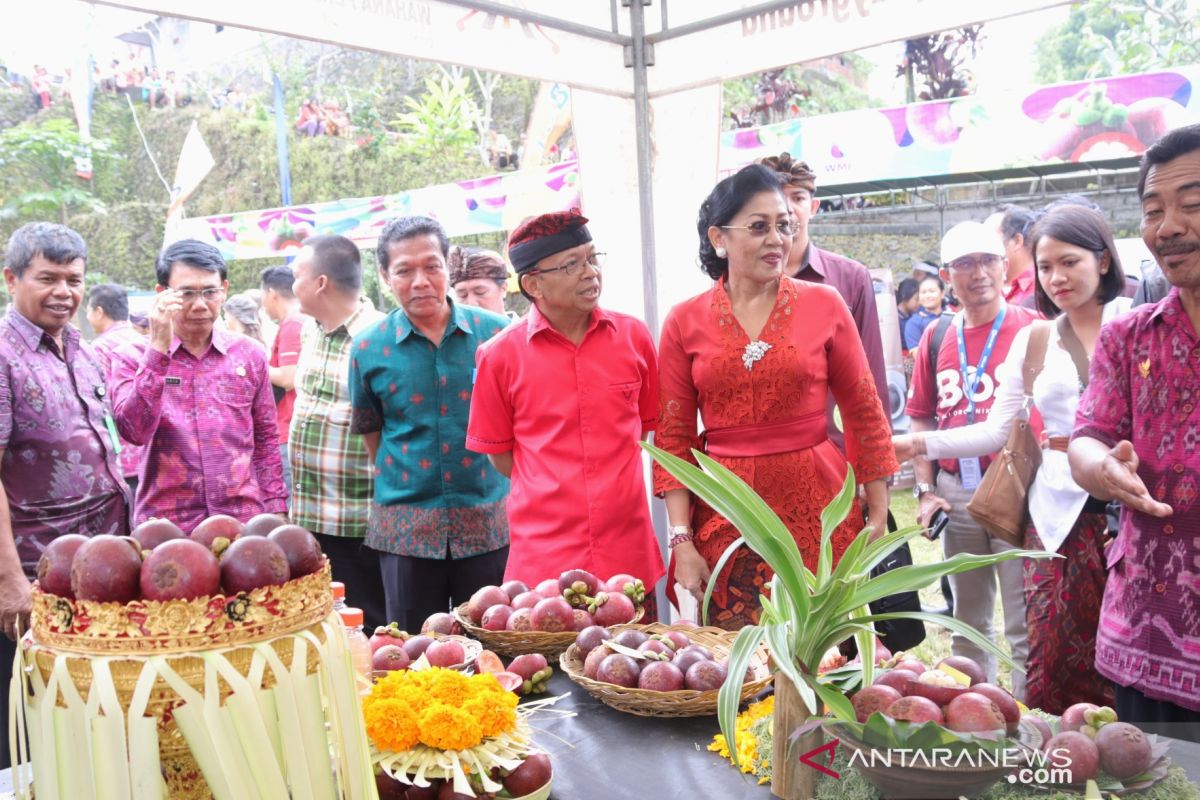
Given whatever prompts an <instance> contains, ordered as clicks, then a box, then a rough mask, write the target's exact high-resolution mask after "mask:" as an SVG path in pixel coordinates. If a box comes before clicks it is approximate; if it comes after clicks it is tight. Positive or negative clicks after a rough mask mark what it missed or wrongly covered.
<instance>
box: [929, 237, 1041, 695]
mask: <svg viewBox="0 0 1200 800" xmlns="http://www.w3.org/2000/svg"><path fill="white" fill-rule="evenodd" d="M942 261H943V262H944V264H945V266H944V267H943V269H942V277H943V279H944V280H946V281H947V282H948V283H949V284H950V286H951V287H952V288H953V289H954V294H955V295H956V296H957V297H958V298H959V300H960V301H961V303H962V311H961V312H959V313H958V314H957V315H955V317H954V320H953V322H952V324H951V327H950V328H949V329H948V330H946V331H944V334H945V335H944V336H943V337H942V340H941V346H940V347H939V349H938V353H937V369H936V372H934V371H932V363H933V362H932V361H931V359H930V352H929V349H930V347H931V346H932V345H931V341H932V339H933V334H934V332H935V330H936V329H937V326H936V325H930V326H929V327H928V328H926V329H925V333H924V334H923V335H922V336H921V343H920V345H919V346H918V348H917V354H916V357H915V359H914V368H913V377H912V383H911V384H910V386H909V390H908V415H909V417H911V418H912V430H913V432H914V433H915V432H919V431H930V430H935V429H936V430H946V429H948V428H959V427H962V426H964V425H970V424H972V423H975V422H982V421H983V420H985V419H987V416H988V412H989V411H990V410H991V407H992V402H993V400H994V399H995V394H996V388H997V387H998V386H999V383H1000V379H999V378H998V377H997V375H998V373H999V370H1000V367H1001V365H1002V364H1003V363H1004V360H1005V358H1006V357H1007V356H1008V349H1009V347H1010V346H1011V345H1012V341H1013V339H1014V338H1015V337H1016V335H1017V331H1019V330H1020V329H1021V328H1023V327H1025V326H1026V325H1028V324H1030V323H1031V322H1033V321H1034V320H1035V319H1037V312H1035V311H1032V310H1030V309H1028V308H1022V307H1020V306H1015V305H1009V304H1008V303H1006V302H1005V300H1004V295H1003V294H1002V292H1003V288H1004V276H1005V258H1004V244H1003V242H1001V240H1000V235H999V233H998V232H997V231H996V229H995V228H993V227H989V226H987V225H984V224H982V223H979V222H960V223H959V224H958V225H955V226H954V227H953V228H951V229H950V230H949V231H947V232H946V235H945V236H944V237H943V238H942ZM990 460H991V457H990V456H985V457H983V458H959V459H950V458H943V459H940V460H939V461H938V466H939V467H940V472H939V473H938V475H937V483H936V486H935V485H934V478H933V465H932V463H931V462H930V461H929V460H927V459H926V458H924V457H923V456H919V455H918V456H915V457H914V458H913V471H914V473H915V476H916V481H917V482H916V486H915V487H914V488H913V494H915V495H916V496H917V498H918V502H919V508H918V517H917V522H918V524H920V525H923V526H928V525H929V524H930V520H931V518H932V517H933V515H934V514H935V513H936V512H937V511H938V510H939V509H941V510H943V511H945V512H947V513H948V514H949V516H950V521H949V524H948V525H947V526H946V530H945V533H944V535H943V536H942V548H943V552H945V554H946V557H947V558H949V557H950V556H952V555H954V554H956V553H978V554H985V553H998V552H1000V551H1002V550H1011V549H1012V545H1010V544H1008V543H1007V542H1005V541H1004V540H1003V539H1000V538H998V537H996V536H993V535H991V534H990V533H988V532H987V531H986V530H985V529H984V528H983V527H982V526H981V525H980V524H979V523H977V522H976V521H975V520H974V519H973V518H972V517H971V515H970V514H968V513H967V511H966V505H967V503H968V502H969V501H970V499H971V496H972V495H973V494H974V493H975V488H976V486H978V485H979V482H980V480H981V479H982V478H983V473H984V472H985V471H986V470H987V467H988V464H989V462H990ZM1022 570H1023V566H1022V562H1021V561H1019V560H1017V561H1007V562H1005V563H1003V564H998V565H996V566H995V567H983V568H980V569H976V570H972V571H971V572H967V573H962V574H960V575H951V576H950V585H951V587H952V589H953V592H954V617H955V619H959V620H962V621H963V622H966V623H967V624H969V625H972V626H973V627H974V628H975V629H976V630H978V631H979V632H980V633H982V634H983V635H984V636H985V637H987V638H989V639H990V638H994V626H993V624H992V619H993V616H994V609H995V602H996V578H997V577H998V578H999V581H1000V595H1001V600H1002V602H1003V605H1004V633H1005V636H1006V638H1007V639H1008V643H1009V646H1010V647H1011V648H1012V658H1013V661H1015V662H1016V663H1017V666H1018V667H1023V666H1024V663H1025V657H1026V655H1028V653H1029V645H1028V642H1027V639H1026V632H1025V598H1024V594H1023V589H1022V585H1023V576H1022ZM952 649H953V651H954V654H955V655H958V656H967V657H969V658H972V659H974V660H975V661H977V662H978V663H979V664H980V666H982V667H983V668H984V670H985V671H986V672H987V675H988V679H989V680H991V681H993V682H994V681H995V677H996V662H995V659H994V658H993V657H991V656H990V655H988V654H987V653H985V652H984V651H983V650H981V649H980V648H978V647H976V646H975V645H973V644H971V643H970V642H968V641H967V640H966V639H964V638H962V637H960V636H957V635H956V636H955V637H954V639H953V644H952ZM1012 682H1013V694H1014V695H1015V696H1016V697H1017V698H1018V699H1020V698H1021V697H1022V695H1023V694H1024V691H1025V682H1024V673H1023V672H1021V671H1020V670H1013V673H1012Z"/></svg>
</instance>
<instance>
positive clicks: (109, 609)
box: [22, 563, 466, 800]
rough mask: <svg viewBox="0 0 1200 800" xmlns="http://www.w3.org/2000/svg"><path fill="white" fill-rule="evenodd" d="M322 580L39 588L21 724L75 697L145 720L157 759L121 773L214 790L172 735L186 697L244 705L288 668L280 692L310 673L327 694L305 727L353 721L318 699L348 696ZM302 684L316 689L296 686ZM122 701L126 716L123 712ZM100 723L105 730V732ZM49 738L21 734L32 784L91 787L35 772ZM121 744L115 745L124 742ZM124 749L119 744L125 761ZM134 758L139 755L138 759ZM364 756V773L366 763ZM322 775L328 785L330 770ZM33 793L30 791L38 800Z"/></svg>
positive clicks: (350, 689)
mask: <svg viewBox="0 0 1200 800" xmlns="http://www.w3.org/2000/svg"><path fill="white" fill-rule="evenodd" d="M329 582H330V573H329V566H328V563H326V565H325V567H324V568H323V569H322V570H319V571H317V572H316V573H313V574H311V575H306V576H304V577H301V578H297V579H295V580H292V581H288V582H287V583H286V584H284V585H282V586H269V587H264V588H261V589H256V590H254V591H251V592H247V593H242V594H239V595H236V596H228V597H226V596H223V595H213V596H210V597H204V598H198V599H195V600H190V601H189V600H173V601H167V602H155V601H145V600H138V601H133V602H130V603H126V604H120V603H95V602H88V601H78V600H69V599H66V598H61V597H57V596H54V595H50V594H47V593H44V592H42V591H40V589H38V588H36V586H35V589H34V593H33V615H32V630H31V632H30V634H29V637H28V639H27V640H26V642H25V643H24V644H23V647H22V658H23V660H24V663H25V664H26V665H27V669H28V670H30V671H29V672H28V675H29V678H30V680H29V686H28V689H27V697H26V719H28V720H29V724H30V726H31V732H33V731H35V727H34V724H35V723H37V724H38V725H39V726H42V727H43V728H44V726H45V724H46V721H47V720H49V719H52V718H53V719H56V720H57V719H65V717H64V716H63V715H64V714H68V713H70V709H71V707H72V706H76V707H78V706H79V704H81V703H82V704H86V706H87V708H88V712H87V716H88V717H90V716H92V715H94V714H95V713H97V710H96V709H97V707H98V708H99V711H100V712H103V713H105V715H106V716H107V717H108V718H109V719H110V720H112V719H114V714H115V716H116V718H120V717H123V716H125V715H129V717H130V719H129V721H128V724H129V725H133V724H134V723H135V722H140V721H142V720H144V721H145V723H146V724H147V725H149V728H146V727H145V725H140V726H139V731H140V733H139V736H141V737H142V738H143V739H144V738H145V737H147V736H148V737H150V739H151V740H152V741H153V740H156V741H157V745H158V747H157V763H156V764H151V763H149V762H146V763H141V762H139V763H136V764H135V763H134V761H133V760H131V762H130V765H129V767H128V769H130V770H131V771H136V770H135V768H140V769H141V771H142V772H149V771H154V772H157V771H160V770H161V775H162V779H163V781H164V782H165V793H164V795H163V796H165V797H166V798H169V799H170V800H192V799H193V798H196V799H197V800H199V799H201V798H204V799H205V800H207V798H212V797H214V790H213V789H212V788H210V784H209V781H208V780H206V778H205V771H204V770H203V769H202V766H201V763H198V759H197V757H196V756H195V754H194V753H193V748H192V747H191V746H190V745H189V744H188V741H187V738H186V737H185V731H184V730H181V728H182V727H183V726H182V725H179V724H177V720H178V719H179V717H180V714H181V713H184V709H183V708H182V707H183V706H185V705H186V704H187V703H188V701H187V700H186V698H187V697H191V698H193V702H192V703H191V705H192V706H193V707H195V706H196V699H197V698H200V699H202V700H203V702H205V703H208V702H213V701H215V705H216V707H221V708H223V707H225V706H226V705H227V704H228V703H229V702H230V701H231V697H232V696H233V695H234V694H235V693H236V692H237V691H238V687H240V688H241V692H242V698H241V699H242V700H243V701H244V700H245V698H246V697H247V696H249V695H250V694H251V693H253V694H254V695H255V696H258V697H263V696H264V693H270V692H271V691H272V690H273V689H274V688H275V687H276V686H277V685H278V684H279V680H278V679H277V675H283V674H284V673H283V672H280V670H283V671H284V672H286V673H287V674H286V675H285V681H286V683H287V686H288V687H289V688H288V690H287V691H292V687H293V686H298V685H299V683H303V682H304V680H305V678H306V677H307V678H308V679H309V680H317V676H320V682H321V684H322V688H321V689H320V690H319V691H320V693H321V695H322V696H325V697H326V699H325V705H326V706H327V708H326V712H325V714H326V719H325V720H324V721H321V720H319V719H304V720H301V722H302V723H304V724H306V725H307V726H308V727H309V728H312V727H313V726H314V725H319V726H320V727H321V729H322V730H323V729H324V728H325V726H326V725H327V724H333V725H334V726H335V727H337V728H339V729H344V728H345V726H346V725H347V724H353V719H360V718H361V712H360V711H359V710H358V708H357V702H356V701H352V702H350V703H349V704H348V707H346V708H341V707H339V706H340V705H347V703H345V702H343V703H341V704H339V703H337V702H336V701H335V700H334V699H333V698H332V697H329V696H327V695H326V691H327V690H332V689H334V688H335V687H336V688H337V689H340V690H341V691H342V693H343V694H344V695H347V696H348V698H353V697H354V682H353V677H352V673H351V671H350V669H349V666H350V662H349V655H348V653H347V652H346V650H345V642H344V637H342V636H340V631H341V625H340V621H339V620H337V619H336V617H334V616H331V610H332V603H333V601H332V596H331V594H330V591H329ZM464 646H466V642H465V641H464ZM297 648H303V649H302V650H299V651H298V650H297ZM343 660H344V661H345V664H344V665H343V663H342V662H343ZM272 664H274V666H271V665H272ZM297 682H299V683H297ZM97 687H99V688H97ZM307 690H308V691H315V690H316V689H315V687H307ZM296 691H300V689H296ZM93 695H95V696H94V697H93ZM47 703H50V704H52V705H53V707H54V709H55V713H54V714H50V715H48V709H45V706H46V704H47ZM97 704H99V706H97ZM318 705H320V703H318ZM131 708H135V709H137V711H134V712H131ZM60 709H66V710H67V711H66V712H63V711H59V710H60ZM308 711H311V709H303V710H302V713H306V712H308ZM187 713H189V714H190V712H187ZM263 713H264V714H266V716H264V717H263V718H262V719H263V721H262V723H261V724H264V725H267V726H268V727H270V726H271V725H272V724H282V723H281V721H282V720H284V719H285V718H287V716H288V715H287V713H285V712H283V711H281V712H280V714H279V716H278V719H276V717H275V716H274V714H270V713H267V712H263ZM347 715H348V716H347ZM335 716H336V717H337V719H334V717H335ZM39 718H40V722H39ZM189 719H190V717H189ZM56 724H58V723H56ZM84 724H85V725H86V723H84ZM124 724H125V723H122V725H124ZM359 724H361V723H359ZM72 730H73V729H72ZM105 730H106V731H108V732H109V733H111V732H112V731H114V730H116V729H115V728H113V729H105ZM122 730H123V731H124V735H123V736H121V735H120V734H117V735H118V736H119V737H120V738H125V737H132V736H133V733H132V728H124V727H122ZM72 735H73V736H74V737H75V738H76V739H77V740H78V741H79V742H85V741H86V740H87V739H88V738H94V737H98V736H100V735H101V734H99V733H96V732H85V731H82V730H80V731H76V732H74V733H73V734H72ZM193 735H195V734H193ZM278 735H279V734H274V733H273V734H271V736H278ZM285 738H286V737H285ZM320 738H324V736H323V735H322V736H321V737H320ZM49 741H50V740H49V738H48V737H44V738H42V739H39V737H38V736H37V735H34V736H32V737H31V739H30V756H31V761H32V763H33V779H34V783H35V784H38V785H39V786H40V785H41V784H42V782H43V781H44V780H46V779H49V780H50V783H52V784H54V785H55V786H56V787H57V790H56V792H52V793H53V794H57V796H64V793H65V795H66V796H69V795H70V794H71V793H72V792H73V791H74V790H77V789H78V788H79V787H80V786H86V785H90V781H91V780H92V778H86V779H85V783H84V784H79V783H75V782H74V781H75V779H74V778H73V776H71V775H64V773H63V771H62V769H61V768H58V769H57V774H56V775H50V774H48V773H45V772H44V770H46V769H50V770H51V771H52V772H53V771H54V770H55V769H56V768H55V766H54V765H55V763H56V761H59V760H60V759H59V758H58V755H59V754H56V753H52V752H48V751H47V748H46V746H45V743H46V742H49ZM130 741H132V738H131V739H130ZM264 744H265V743H264ZM100 746H102V745H101V744H100V743H99V740H95V741H92V743H91V744H90V745H89V746H88V747H90V749H91V750H95V749H96V748H97V747H100ZM277 746H278V744H277ZM328 747H329V745H328V744H326V745H325V746H324V747H323V750H324V751H325V753H326V755H325V757H324V758H323V759H322V760H323V761H325V762H328V755H327V754H328ZM120 748H121V750H122V751H123V748H124V745H120ZM87 749H88V748H85V750H84V751H82V752H80V753H76V754H75V756H76V760H77V761H80V762H82V763H79V764H78V765H77V768H84V769H85V770H86V768H87V766H88V763H89V761H90V759H88V758H86V757H81V756H85V755H86V753H87ZM339 749H340V745H339ZM133 752H134V751H133V750H132V749H130V750H129V757H130V758H131V759H133V758H134V755H133ZM267 752H270V748H268V750H267ZM344 755H345V754H344V753H339V761H341V762H342V765H343V766H342V769H346V768H347V767H348V766H349V762H347V761H346V760H345V759H344ZM140 758H143V759H144V754H143V756H140ZM364 763H366V766H367V768H368V769H369V762H364ZM359 766H361V765H359ZM155 767H158V768H159V769H157V770H156V769H154V768H155ZM211 768H212V767H211V765H210V770H211ZM289 769H294V767H281V770H280V774H285V775H286V774H290V773H288V770H289ZM39 773H40V774H41V775H42V779H41V780H39ZM211 777H212V776H211V775H210V779H211ZM293 778H294V775H293ZM285 779H286V780H291V779H292V778H285ZM330 779H331V780H333V777H332V774H330ZM95 780H100V778H98V777H97V778H95ZM98 785H99V784H97V786H98ZM72 787H74V788H72ZM43 788H46V787H43ZM97 790H98V789H97ZM132 791H133V794H134V796H141V795H142V794H144V795H146V796H150V795H155V796H157V795H158V792H159V788H158V787H157V786H154V787H151V788H143V789H142V790H141V793H139V790H138V788H137V785H136V780H135V786H134V788H133V790H132ZM42 794H43V792H42V791H38V795H39V796H40V795H42ZM227 796H228V795H227Z"/></svg>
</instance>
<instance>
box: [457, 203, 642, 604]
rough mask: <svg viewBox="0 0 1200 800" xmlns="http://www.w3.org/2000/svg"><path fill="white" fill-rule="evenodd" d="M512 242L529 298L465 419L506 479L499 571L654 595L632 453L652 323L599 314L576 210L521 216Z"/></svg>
mask: <svg viewBox="0 0 1200 800" xmlns="http://www.w3.org/2000/svg"><path fill="white" fill-rule="evenodd" d="M508 246H509V250H508V255H509V259H510V261H511V262H512V265H513V268H514V269H515V270H516V272H517V275H518V277H519V280H520V287H521V292H522V294H524V295H525V296H526V297H527V298H529V300H530V301H531V302H532V303H533V306H532V308H530V310H529V313H528V314H527V315H526V316H525V318H524V319H522V320H520V321H519V322H517V323H515V324H513V325H512V326H510V327H509V328H508V329H507V330H505V331H504V332H503V333H501V334H500V335H498V336H497V337H496V338H495V339H493V340H491V341H490V342H488V343H487V345H485V346H484V347H482V348H480V350H479V353H478V355H477V357H476V364H477V367H478V371H477V374H476V378H475V390H474V393H473V395H472V398H471V419H470V422H469V423H468V426H467V447H468V449H470V450H474V451H475V452H477V453H486V454H487V455H488V458H490V459H491V461H492V463H493V464H494V465H495V466H496V469H498V470H499V471H500V472H501V473H503V474H505V475H508V476H509V477H510V478H511V480H512V486H511V489H510V492H509V498H508V520H509V537H510V542H511V544H510V549H509V555H508V568H507V570H506V571H505V578H506V579H508V580H513V579H516V580H521V581H524V582H525V583H527V584H529V585H530V586H532V585H534V584H535V583H537V582H539V581H541V580H544V579H546V578H556V577H558V576H559V574H560V573H562V572H563V571H565V570H568V569H573V568H580V569H586V570H588V571H589V572H592V573H594V574H595V575H596V576H597V577H599V578H600V579H605V578H608V577H611V576H613V575H616V574H620V573H628V574H630V575H633V576H634V577H635V578H639V579H641V581H642V582H643V583H644V584H645V586H646V592H647V599H648V600H651V601H652V587H653V586H654V584H655V583H656V582H657V581H658V579H659V578H661V577H662V575H663V562H662V555H661V553H660V551H659V548H658V543H657V541H656V540H655V538H654V530H653V528H652V526H651V524H650V508H649V504H648V501H647V497H646V483H645V475H644V470H643V467H642V456H641V450H640V448H639V447H638V442H639V440H641V439H642V438H643V437H645V435H646V434H647V433H648V432H650V431H651V430H653V429H654V425H655V420H656V417H657V414H658V359H657V357H656V354H655V350H654V342H653V340H652V339H651V337H650V331H649V330H648V329H647V328H646V326H645V324H644V323H642V322H641V321H639V320H637V319H634V318H633V317H630V316H627V315H625V314H618V313H616V312H613V311H606V310H604V309H602V308H600V306H599V301H600V288H601V283H602V280H601V271H600V269H601V265H602V264H603V257H604V254H603V253H598V252H596V246H595V244H594V243H593V242H592V236H591V233H590V232H589V231H588V229H587V219H585V218H584V217H583V216H582V215H580V214H579V212H578V211H570V212H559V213H553V214H543V215H542V216H540V217H536V218H534V219H532V220H529V221H528V222H526V223H524V224H523V225H521V226H520V227H518V228H517V229H516V230H515V231H513V233H512V236H511V237H510V238H509V243H508ZM647 612H648V616H653V614H652V613H651V612H653V607H652V606H648V607H647Z"/></svg>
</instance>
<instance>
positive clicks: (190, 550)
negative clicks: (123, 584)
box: [138, 534, 221, 600]
mask: <svg viewBox="0 0 1200 800" xmlns="http://www.w3.org/2000/svg"><path fill="white" fill-rule="evenodd" d="M180 537H181V538H178V539H168V540H166V541H164V542H162V543H161V544H159V545H158V546H157V547H155V548H154V549H153V550H151V551H150V554H149V555H148V556H146V559H145V561H143V562H142V568H141V571H140V573H139V576H138V583H139V586H140V587H141V590H142V597H144V598H145V599H147V600H192V599H194V598H197V597H206V596H208V595H214V594H217V593H218V592H219V591H220V590H221V565H220V564H218V563H217V557H216V556H214V555H213V554H212V550H209V549H208V548H207V547H205V546H204V545H202V544H200V543H199V542H195V541H192V540H191V539H184V538H182V534H180Z"/></svg>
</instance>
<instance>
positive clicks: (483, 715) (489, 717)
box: [463, 692, 517, 738]
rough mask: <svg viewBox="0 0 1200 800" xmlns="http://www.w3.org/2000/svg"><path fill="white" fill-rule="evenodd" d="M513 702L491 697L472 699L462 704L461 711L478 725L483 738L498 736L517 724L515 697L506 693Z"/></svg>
mask: <svg viewBox="0 0 1200 800" xmlns="http://www.w3.org/2000/svg"><path fill="white" fill-rule="evenodd" d="M506 694H508V696H509V697H511V698H512V699H513V701H514V702H512V703H508V702H507V701H504V700H503V699H502V698H496V697H492V696H487V697H474V698H472V699H470V700H468V701H467V702H466V703H464V704H463V711H465V712H467V714H469V715H470V716H472V717H474V719H475V720H476V721H477V722H478V723H479V727H480V729H481V730H482V732H483V736H484V737H485V738H486V737H489V736H498V735H499V734H501V733H505V732H507V731H511V730H512V729H513V727H514V726H515V725H516V724H517V704H516V700H517V696H516V695H515V694H513V693H512V692H507V693H506Z"/></svg>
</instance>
